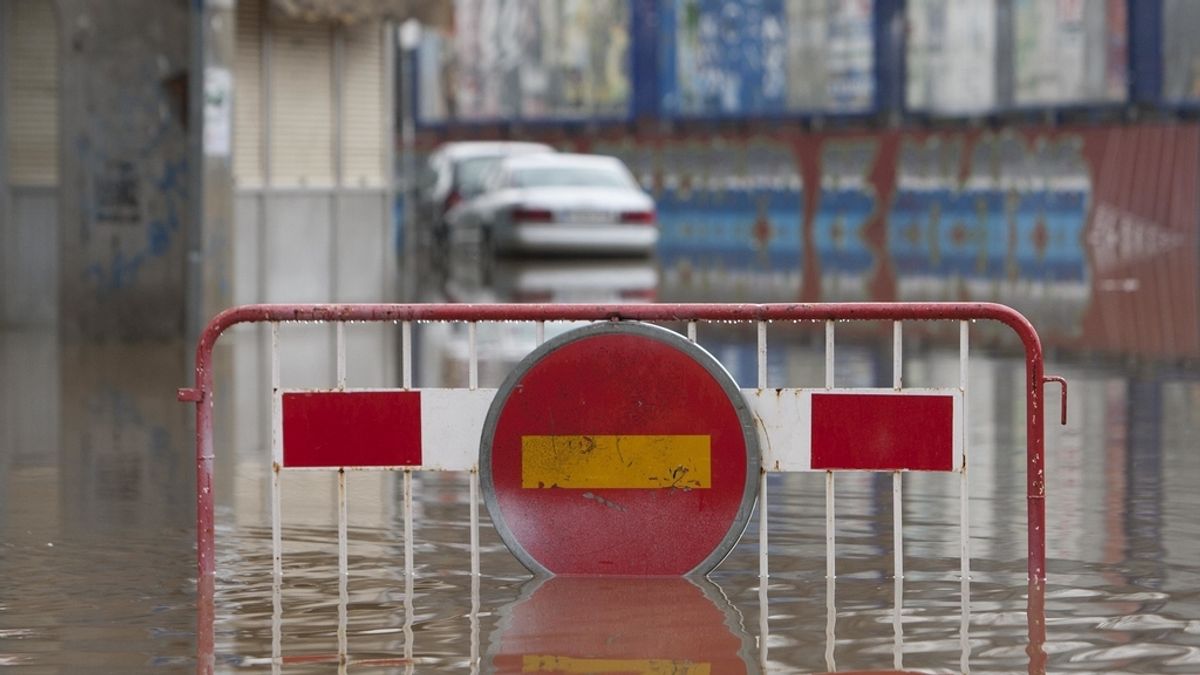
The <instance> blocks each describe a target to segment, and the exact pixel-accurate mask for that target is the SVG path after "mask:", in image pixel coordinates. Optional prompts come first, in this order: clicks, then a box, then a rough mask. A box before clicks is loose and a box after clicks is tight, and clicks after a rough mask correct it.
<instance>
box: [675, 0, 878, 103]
mask: <svg viewBox="0 0 1200 675" xmlns="http://www.w3.org/2000/svg"><path fill="white" fill-rule="evenodd" d="M873 7H874V2H873V1H872V0H855V1H853V2H836V3H826V2H810V1H807V0H754V1H753V2H730V1H729V0H675V1H674V2H668V3H665V5H664V9H663V15H662V27H661V30H660V35H662V36H663V39H662V41H661V42H662V45H663V47H662V51H663V52H664V53H662V54H660V59H661V68H662V70H663V72H662V73H661V75H662V77H661V81H662V85H663V92H662V106H663V110H664V112H667V113H669V114H677V115H681V116H695V115H730V114H779V113H785V112H802V111H809V112H817V111H823V112H860V111H864V110H868V109H870V108H871V106H872V105H873V103H874V100H873V98H874V35H873V33H872V9H873Z"/></svg>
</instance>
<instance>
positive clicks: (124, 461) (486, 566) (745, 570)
mask: <svg viewBox="0 0 1200 675" xmlns="http://www.w3.org/2000/svg"><path fill="white" fill-rule="evenodd" d="M551 330H554V329H553V328H551ZM772 330H775V329H772ZM780 332H781V335H780V337H779V338H778V339H777V340H776V339H774V338H772V340H774V341H772V342H770V344H771V345H772V346H771V351H770V352H769V356H768V384H769V386H814V385H815V384H816V383H819V381H820V377H821V375H820V373H821V367H822V366H823V352H822V350H821V345H820V341H819V339H816V338H815V337H814V335H816V334H817V333H818V332H819V331H817V332H814V333H813V335H808V334H807V333H806V332H805V331H804V330H800V329H798V330H796V331H788V330H784V329H781V330H780ZM415 333H416V336H415V348H416V351H415V355H414V368H415V380H416V382H415V383H416V385H417V386H463V385H465V382H466V372H467V371H466V344H465V337H464V335H465V333H464V331H463V327H462V326H449V327H447V326H435V325H428V326H426V325H421V326H417V327H415ZM280 335H281V338H280V345H281V347H280V349H281V352H280V355H281V365H282V375H281V378H282V384H283V386H284V387H329V386H332V385H333V384H334V382H335V377H336V375H335V359H334V356H333V355H334V337H333V335H334V334H333V331H332V329H331V328H330V327H328V326H314V325H284V326H283V327H282V328H281V330H280ZM399 335H400V331H399V329H398V328H397V327H395V326H392V325H385V326H366V325H352V326H349V327H347V343H348V350H347V352H348V358H347V381H348V383H349V385H350V386H353V387H382V386H396V385H397V384H398V382H399V381H400V379H399V374H398V371H399V368H400V365H399V364H400V361H401V358H400V351H399V344H400V342H399ZM222 340H223V345H224V346H223V347H222V348H221V350H220V364H219V370H218V372H217V383H218V384H217V392H218V393H217V401H218V403H217V409H216V429H217V436H216V437H217V451H216V455H217V456H216V461H215V466H216V502H217V581H216V597H215V605H216V621H215V626H214V634H215V649H214V651H215V654H214V658H215V669H216V671H217V672H237V671H242V670H247V671H262V672H270V671H276V672H314V673H315V672H338V671H342V672H352V673H358V672H387V673H430V672H480V673H491V672H621V673H667V672H671V673H741V672H746V673H753V672H771V673H776V672H778V673H789V672H834V671H836V672H849V671H861V670H889V669H896V670H911V671H914V672H938V673H944V672H968V671H969V672H1063V671H1073V672H1135V673H1200V489H1197V486H1198V485H1200V451H1198V450H1197V448H1200V373H1197V372H1195V371H1194V370H1188V369H1185V368H1182V367H1176V366H1168V365H1162V364H1147V363H1141V364H1130V363H1126V362H1105V361H1098V360H1085V359H1082V358H1079V357H1075V356H1073V355H1070V354H1053V355H1052V356H1051V358H1050V359H1049V360H1048V364H1047V372H1048V373H1052V374H1061V375H1064V376H1066V377H1067V378H1068V380H1069V381H1070V384H1071V390H1070V392H1071V395H1070V400H1069V413H1070V414H1069V424H1068V425H1067V426H1065V427H1060V426H1058V425H1057V424H1055V422H1056V421H1057V419H1058V401H1057V396H1056V395H1052V396H1049V397H1048V402H1049V409H1048V410H1047V413H1048V415H1047V417H1048V423H1047V431H1046V447H1047V467H1048V469H1047V486H1048V498H1047V499H1048V501H1047V514H1048V518H1047V520H1048V532H1047V544H1048V561H1049V562H1048V569H1049V578H1048V581H1047V585H1046V588H1045V591H1044V622H1045V624H1044V625H1045V642H1044V644H1037V640H1036V635H1037V632H1038V631H1036V630H1035V631H1033V634H1034V636H1035V640H1034V643H1033V644H1031V640H1030V636H1031V631H1030V628H1029V626H1030V623H1029V622H1030V621H1031V620H1032V621H1033V622H1034V626H1035V627H1037V626H1040V625H1041V624H1040V621H1041V620H1042V619H1043V616H1041V615H1040V612H1038V611H1037V610H1038V609H1039V608H1038V607H1037V604H1038V603H1037V602H1035V603H1032V604H1033V608H1034V611H1033V612H1032V614H1031V613H1030V612H1029V608H1030V605H1031V603H1029V602H1028V596H1029V592H1030V588H1029V586H1027V584H1026V578H1025V570H1026V539H1025V537H1026V529H1025V473H1024V466H1025V458H1024V414H1025V410H1024V408H1025V403H1024V394H1023V380H1024V369H1023V364H1022V361H1021V359H1020V358H1019V357H1015V356H1013V355H1012V354H1011V353H1010V352H1009V351H1007V350H1006V349H1003V348H1001V349H998V350H996V351H991V350H989V349H987V348H983V347H981V348H979V349H973V351H972V359H971V364H970V369H969V377H970V392H971V394H970V399H969V414H970V420H971V421H970V425H969V432H968V453H969V455H970V457H971V462H970V466H971V472H970V475H969V488H970V521H971V522H970V546H971V551H972V560H971V576H970V583H969V586H967V587H966V590H967V591H968V592H969V603H968V607H967V609H968V614H967V620H966V622H965V624H964V616H963V607H962V602H961V600H962V597H963V595H962V594H963V591H964V586H963V584H961V582H960V578H959V564H960V561H959V554H958V552H959V528H958V523H959V517H960V516H959V492H958V490H959V479H958V477H957V476H956V475H951V476H946V475H932V474H931V475H910V476H907V477H906V478H905V483H904V504H903V509H904V521H905V528H904V537H905V539H904V541H905V544H904V547H905V566H906V576H905V578H904V580H903V582H902V584H897V583H896V581H895V580H894V579H893V576H892V573H891V569H892V567H891V565H892V562H891V561H892V521H893V513H892V482H891V477H890V476H885V475H870V474H855V475H839V476H838V477H837V481H836V487H837V492H836V495H837V497H836V513H837V566H838V576H837V579H836V582H835V583H833V584H828V583H827V580H826V577H825V507H824V505H825V496H824V477H823V476H822V475H818V474H789V475H771V477H770V482H769V492H770V495H771V497H770V500H769V512H768V516H769V529H770V540H769V542H770V545H769V557H770V573H771V576H770V579H769V583H768V584H767V585H766V586H765V587H763V586H761V585H760V579H759V576H758V549H759V546H758V534H757V525H756V524H757V522H758V520H757V515H755V516H753V517H752V518H751V520H750V523H751V525H750V527H749V528H748V529H747V532H746V534H745V536H744V537H743V538H742V540H741V542H740V544H738V546H737V547H736V548H735V549H734V551H733V552H732V553H731V555H730V556H729V557H728V558H727V559H726V560H725V562H724V563H723V564H722V565H721V566H720V567H719V568H718V569H717V571H716V572H715V573H714V574H713V575H712V577H711V579H709V580H707V581H696V582H689V581H683V580H673V579H669V580H655V579H650V580H616V581H614V580H603V579H600V580H596V579H592V580H588V579H563V578H558V579H553V580H549V581H541V580H535V579H533V578H532V577H531V575H530V574H529V573H528V572H526V571H525V569H524V568H523V567H522V566H521V565H520V563H519V562H517V560H516V559H515V558H514V557H513V556H512V555H511V554H509V552H508V551H507V550H506V548H505V547H504V544H503V543H502V541H501V540H500V538H499V536H498V535H497V534H496V533H495V531H494V530H493V529H492V526H491V524H490V522H489V520H488V518H487V512H486V509H482V508H481V518H482V527H481V569H482V574H481V576H480V578H478V579H477V580H474V579H473V578H472V576H471V574H470V546H469V541H470V532H469V527H468V488H467V486H468V482H467V478H466V476H464V475H460V474H424V475H417V476H415V478H414V480H413V484H414V488H413V495H414V502H413V507H412V508H413V510H412V514H413V520H414V523H415V532H414V544H415V555H414V564H415V577H414V578H413V579H412V580H411V581H409V580H406V579H405V575H404V563H403V550H404V546H403V515H404V509H403V480H402V475H401V474H397V473H370V472H353V473H350V474H348V477H347V486H348V512H349V530H348V535H349V549H348V556H349V557H348V559H349V575H348V578H347V579H346V584H345V589H344V590H345V593H344V596H343V594H342V589H341V588H340V585H339V579H338V573H337V530H336V522H337V516H336V513H337V489H336V477H335V475H333V474H323V473H322V474H318V473H311V472H310V473H288V472H285V474H284V476H283V479H282V485H281V489H282V511H283V543H284V545H283V573H284V577H283V587H282V593H281V596H280V598H279V612H278V614H276V612H275V606H276V604H275V599H274V598H273V595H272V572H271V568H272V549H271V515H270V514H271V511H270V504H271V501H270V490H269V486H270V475H271V471H270V445H269V437H270V420H269V411H270V374H269V347H270V343H269V333H268V332H267V331H265V330H263V329H261V328H241V329H237V330H234V331H233V332H231V333H230V334H228V335H226V336H225V337H224V338H222ZM753 340H754V334H753V330H752V329H751V328H747V329H745V330H744V331H743V330H742V329H740V328H736V327H725V326H707V325H704V324H702V325H701V326H700V327H699V342H700V344H701V345H702V346H705V347H706V348H708V349H709V350H710V351H712V352H713V353H714V355H716V356H717V357H718V358H719V359H721V360H722V362H723V363H725V364H726V366H727V367H728V368H729V369H730V371H731V372H732V374H733V375H734V377H735V378H736V379H737V380H738V381H739V382H743V383H745V382H751V383H752V382H753V378H754V372H755V371H754V360H753V359H754V342H753ZM875 342H876V341H875V340H870V339H868V340H865V341H858V342H854V341H848V342H847V343H846V344H845V345H844V346H841V345H840V346H839V350H838V352H837V364H836V369H837V373H838V384H839V386H842V385H844V386H874V385H878V384H881V382H880V380H881V379H884V378H890V377H891V361H890V358H891V357H890V351H889V349H890V348H880V347H878V346H876V345H875V344H874V343H875ZM479 344H480V359H481V364H480V382H479V384H480V386H484V387H492V386H497V385H498V384H499V383H500V381H501V380H502V379H503V377H504V375H505V373H506V372H507V371H508V369H509V368H511V366H512V365H513V364H514V363H515V362H516V360H518V359H519V358H520V357H521V356H522V355H523V354H524V353H526V352H528V351H529V349H531V348H532V346H533V337H532V332H531V331H530V330H526V329H525V328H522V327H510V326H497V327H493V329H490V330H489V329H484V328H481V331H480V342H479ZM1001 347H1003V345H1001ZM906 354H908V356H907V358H906V363H905V377H906V384H908V385H910V386H935V385H938V386H952V385H953V384H954V378H956V377H957V372H958V354H957V352H956V351H952V350H949V351H948V350H946V349H943V348H942V347H940V346H938V343H937V341H936V340H930V341H928V342H926V343H925V344H920V343H919V342H918V343H916V344H914V346H913V347H912V348H911V349H908V350H907V351H906ZM189 355H190V347H187V348H185V347H184V345H168V346H140V347H71V348H66V347H60V346H59V345H58V344H57V342H56V340H55V338H54V336H53V335H52V334H45V333H18V332H3V333H0V373H2V376H0V669H4V670H5V671H9V670H11V671H12V672H17V673H71V672H112V673H126V672H143V671H162V672H167V671H181V672H187V671H193V672H194V671H196V670H197V641H196V625H195V624H196V598H195V592H196V585H195V534H194V532H195V530H194V526H195V510H194V508H195V506H194V505H195V502H194V497H195V473H194V464H193V456H194V455H193V453H194V446H193V436H192V432H191V416H192V414H193V408H192V407H191V406H189V405H184V404H181V403H177V402H176V401H175V390H176V388H177V387H179V386H183V385H186V384H189V383H190V382H189V381H188V380H187V379H186V376H187V368H186V366H185V363H186V361H187V359H188V358H189ZM814 378H815V379H814ZM882 384H886V383H882ZM409 589H411V592H410V590H409ZM898 597H899V598H900V603H899V610H897V598H898ZM764 600H765V601H766V604H765V605H764V604H763V603H764ZM764 607H765V610H764ZM343 616H344V617H345V619H344V626H341V627H339V623H340V620H339V618H340V617H343ZM340 628H341V629H343V630H344V638H343V637H342V634H340ZM276 629H277V630H278V633H276V632H275V631H276ZM276 635H278V638H276ZM276 639H277V640H278V644H279V648H280V650H281V653H282V656H283V660H282V661H281V662H276V663H272V659H271V655H272V649H273V645H274V644H275V641H276ZM343 639H344V644H345V649H346V651H347V653H348V655H349V661H348V663H341V664H339V663H338V659H337V654H338V650H339V643H340V642H341V641H342V640H343Z"/></svg>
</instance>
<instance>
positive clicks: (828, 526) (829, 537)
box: [825, 321, 837, 606]
mask: <svg viewBox="0 0 1200 675" xmlns="http://www.w3.org/2000/svg"><path fill="white" fill-rule="evenodd" d="M833 350H834V334H833V322H832V321H826V322H825V388H826V389H832V388H833V383H834V374H833V354H834V352H833ZM833 487H834V486H833V472H832V471H826V472H825V578H827V579H830V580H831V582H832V579H833V578H834V576H835V574H836V567H835V564H834V557H835V551H836V543H837V542H836V539H835V536H834V494H833ZM832 588H833V587H832V586H831V587H830V593H831V594H832V592H833V591H832ZM830 605H831V606H832V597H831V598H830Z"/></svg>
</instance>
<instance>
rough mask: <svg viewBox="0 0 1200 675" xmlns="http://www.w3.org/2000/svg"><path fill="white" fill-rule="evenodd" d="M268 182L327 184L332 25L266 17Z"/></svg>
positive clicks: (330, 145)
mask: <svg viewBox="0 0 1200 675" xmlns="http://www.w3.org/2000/svg"><path fill="white" fill-rule="evenodd" d="M270 30H271V46H270V50H271V53H270V61H271V77H270V83H269V85H268V86H269V88H270V105H271V112H270V117H271V121H270V142H271V183H272V185H276V186H281V187H288V186H305V187H328V186H331V185H333V182H334V180H333V114H332V110H333V101H332V93H333V87H332V28H331V26H330V25H329V24H326V23H306V22H302V21H297V20H294V19H290V18H288V17H286V16H283V15H282V14H280V13H279V12H273V13H272V15H271V25H270Z"/></svg>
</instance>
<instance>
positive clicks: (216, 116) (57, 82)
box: [0, 0, 1200, 358]
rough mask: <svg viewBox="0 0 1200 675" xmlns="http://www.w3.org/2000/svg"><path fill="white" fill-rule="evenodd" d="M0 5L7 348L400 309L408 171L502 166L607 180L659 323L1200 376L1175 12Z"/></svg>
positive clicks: (926, 5)
mask: <svg viewBox="0 0 1200 675" xmlns="http://www.w3.org/2000/svg"><path fill="white" fill-rule="evenodd" d="M0 7H2V10H0V36H3V39H2V42H0V52H2V54H3V67H2V68H0V129H3V133H2V134H0V154H2V156H3V158H4V161H3V162H0V181H2V184H3V188H4V189H3V190H0V216H2V218H3V227H2V228H0V279H2V280H3V292H2V293H0V322H2V323H3V324H5V325H41V326H47V325H57V326H58V328H59V330H60V333H63V334H66V335H73V334H81V335H93V336H96V337H102V338H103V337H122V336H165V335H171V334H177V333H179V332H180V331H181V330H182V327H183V326H185V324H186V323H187V320H188V314H189V313H192V314H197V315H201V314H206V313H210V311H211V310H212V308H213V307H214V306H216V307H219V306H223V305H226V304H229V303H233V302H248V301H252V300H266V301H300V300H305V301H329V300H341V301H367V300H380V299H394V291H393V290H392V280H393V279H394V277H396V275H397V270H396V269H395V267H394V266H395V265H396V263H397V260H398V257H397V253H398V250H399V249H400V247H401V244H402V242H403V241H404V240H405V230H406V228H407V229H409V230H411V229H412V227H413V225H414V224H413V223H412V222H408V223H406V222H405V218H404V215H403V214H404V208H403V195H404V191H405V189H406V187H405V185H404V184H403V181H400V180H398V179H399V178H400V176H401V175H402V174H403V171H401V170H400V167H402V166H403V162H404V161H405V160H407V159H412V160H413V162H414V165H415V164H416V161H417V160H418V159H419V157H414V156H413V155H418V156H423V155H424V154H425V153H427V152H429V151H430V150H432V148H433V147H434V146H436V145H437V144H438V143H440V142H442V141H446V140H453V139H466V138H493V139H494V138H508V139H529V140H539V141H545V142H548V143H551V144H553V145H555V146H557V147H559V148H561V149H572V150H580V151H587V152H602V153H609V154H614V155H617V156H619V157H621V158H622V159H624V160H625V161H626V163H628V164H629V165H630V166H631V167H632V168H633V169H634V170H635V172H636V174H637V175H638V178H639V179H640V180H641V182H642V184H643V186H644V187H645V188H646V189H647V190H648V191H649V192H650V193H651V194H653V195H654V197H655V198H656V200H657V203H658V210H659V221H660V225H661V228H662V237H661V239H660V246H659V250H658V251H657V254H656V257H655V264H656V266H657V271H658V278H659V279H660V288H659V290H658V294H657V296H658V297H659V299H663V300H672V299H698V300H699V299H703V300H745V301H780V300H805V301H820V300H865V299H876V300H916V299H931V300H958V299H980V300H983V299H986V300H997V301H1002V302H1007V303H1010V304H1012V305H1014V306H1016V307H1018V308H1019V309H1021V310H1022V311H1024V312H1026V313H1027V314H1029V315H1030V316H1031V317H1032V318H1033V319H1034V320H1035V323H1037V324H1038V325H1039V328H1040V329H1041V330H1042V331H1043V335H1046V336H1047V337H1048V339H1049V340H1050V342H1051V343H1052V344H1061V345H1067V346H1072V347H1079V348H1084V349H1090V350H1096V351H1099V352H1104V353H1110V352H1111V353H1122V354H1123V353H1135V354H1148V355H1160V356H1172V357H1192V358H1194V357H1197V356H1200V292H1198V290H1197V289H1198V286H1200V277H1198V276H1197V270H1198V267H1200V265H1197V251H1198V250H1200V242H1198V239H1197V232H1198V231H1200V226H1198V224H1197V214H1198V213H1200V203H1198V199H1200V197H1198V191H1197V180H1198V179H1200V167H1198V166H1197V164H1198V162H1200V126H1198V125H1197V123H1196V121H1195V117H1196V110H1197V103H1200V47H1197V45H1196V44H1195V41H1194V40H1192V39H1191V36H1192V35H1193V34H1194V33H1195V31H1196V30H1197V29H1200V7H1198V6H1197V5H1196V4H1195V3H1192V2H1188V1H1187V0H1144V1H1139V2H1127V1H1126V0H1048V1H1035V0H852V1H849V2H835V1H833V0H750V1H744V2H727V1H721V0H594V1H585V0H555V1H549V2H542V1H537V0H455V1H453V2H433V1H432V0H428V1H421V0H374V1H373V2H350V1H349V0H237V1H236V2H235V0H210V1H209V2H207V3H202V4H201V5H197V4H196V3H188V2H185V1H184V0H169V1H155V0H112V1H109V2H99V1H96V0H3V3H2V5H0ZM197 7H202V9H197ZM130 17H138V18H137V19H136V20H130ZM412 17H415V18H416V19H417V20H419V21H420V22H421V24H422V28H423V29H422V30H421V31H420V32H419V33H416V32H413V33H411V34H412V35H413V36H414V39H413V40H412V42H411V43H409V44H406V45H401V44H400V43H399V40H398V39H397V37H396V35H397V31H396V30H394V29H395V27H396V26H397V25H398V23H399V22H400V21H402V20H405V19H408V18H412ZM198 69H202V70H203V73H204V77H203V78H195V77H189V75H190V74H192V73H195V72H197V71H198ZM407 90H411V91H412V93H413V95H412V96H406V95H402V94H404V93H405V92H406V91H407ZM201 99H202V100H201ZM405 118H411V119H412V120H414V122H415V128H416V133H415V139H414V140H413V142H412V144H411V146H409V145H406V144H405V143H403V142H402V137H403V135H402V134H401V133H400V131H401V126H402V124H401V123H402V121H403V120H404V119H405ZM196 119H202V120H203V131H201V129H200V127H201V125H198V124H195V123H192V124H189V120H196ZM403 148H411V151H410V152H407V153H404V152H397V150H398V149H403ZM1131 326H1138V328H1137V329H1133V328H1131Z"/></svg>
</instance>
